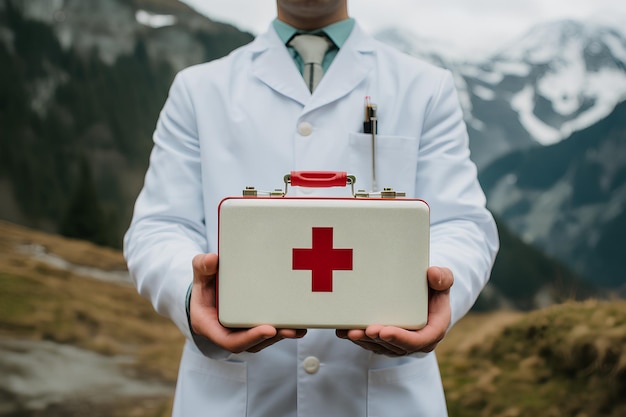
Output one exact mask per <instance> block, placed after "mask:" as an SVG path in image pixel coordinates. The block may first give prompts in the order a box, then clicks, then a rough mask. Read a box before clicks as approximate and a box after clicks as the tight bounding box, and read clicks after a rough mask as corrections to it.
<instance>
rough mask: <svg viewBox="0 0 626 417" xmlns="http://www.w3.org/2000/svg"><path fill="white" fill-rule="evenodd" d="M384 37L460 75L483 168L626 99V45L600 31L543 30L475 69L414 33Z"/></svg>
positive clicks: (587, 26)
mask: <svg viewBox="0 0 626 417" xmlns="http://www.w3.org/2000/svg"><path fill="white" fill-rule="evenodd" d="M379 38H380V39H381V40H383V41H385V42H388V43H390V44H392V45H397V46H398V48H399V49H402V50H404V51H406V52H407V53H410V54H413V55H416V56H419V57H422V58H424V59H426V60H429V61H431V62H433V63H435V64H438V65H442V66H444V67H448V68H450V69H451V70H452V72H453V73H454V74H455V80H456V83H457V89H458V91H459V95H460V100H461V104H462V106H463V109H464V113H465V119H466V122H467V125H468V129H469V133H470V147H471V150H472V157H473V159H474V160H475V162H476V163H477V164H478V166H479V168H483V167H484V166H486V165H487V164H488V163H489V162H492V161H493V160H495V159H496V158H497V157H499V156H502V155H505V154H506V153H508V152H510V151H514V150H518V149H526V148H532V147H535V146H538V145H547V144H553V143H556V142H559V141H561V140H563V139H565V138H567V137H569V136H570V135H571V134H572V133H573V132H575V131H578V130H581V129H584V128H585V127H588V126H591V125H592V124H594V123H596V122H598V121H599V120H601V119H602V118H604V117H605V116H607V115H608V114H609V113H610V112H611V111H612V109H613V108H614V107H615V105H617V104H618V103H619V102H621V101H623V100H624V99H626V38H625V37H624V35H623V34H622V33H621V32H618V31H617V30H616V29H614V28H611V27H607V26H602V25H599V24H593V23H588V22H585V23H583V22H577V21H572V20H564V21H555V22H548V23H543V24H540V25H537V26H535V27H534V28H532V29H531V30H530V31H529V32H528V33H527V34H526V35H525V36H522V37H521V38H519V39H516V40H514V41H513V42H511V43H510V44H508V45H505V46H504V47H503V48H501V49H500V50H499V51H498V52H496V53H495V54H493V55H491V56H488V57H486V58H483V59H480V60H478V61H471V62H467V61H466V60H464V59H459V58H455V57H454V54H453V53H450V50H449V49H447V50H446V51H447V52H448V53H447V54H446V53H443V52H441V51H443V49H439V48H438V49H439V51H440V52H439V53H433V51H432V48H431V47H430V46H426V45H430V43H429V41H427V40H424V39H420V38H417V37H415V36H414V35H411V34H409V33H407V32H398V31H395V32H393V36H390V34H389V31H386V32H382V33H381V34H380V36H379ZM457 56H458V55H457Z"/></svg>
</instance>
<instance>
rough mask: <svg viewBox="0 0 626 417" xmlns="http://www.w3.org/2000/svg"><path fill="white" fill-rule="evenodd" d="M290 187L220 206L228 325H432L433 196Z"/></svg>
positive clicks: (220, 303) (223, 309) (220, 279)
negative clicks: (315, 192)
mask: <svg viewBox="0 0 626 417" xmlns="http://www.w3.org/2000/svg"><path fill="white" fill-rule="evenodd" d="M328 175H331V174H328ZM338 175H339V176H340V179H339V180H336V179H333V181H334V182H333V181H331V183H332V184H335V185H336V184H337V181H339V183H343V181H344V179H343V178H344V177H345V173H339V174H338ZM321 176H322V177H323V175H321ZM312 177H313V180H311V179H310V178H308V177H307V175H306V173H303V174H300V173H292V174H291V175H290V181H291V184H292V185H302V186H320V180H319V178H318V177H317V176H316V175H312ZM286 178H287V176H286ZM296 178H298V181H296ZM302 178H304V180H303V179H302ZM307 178H308V179H307ZM285 183H286V184H287V183H288V180H287V179H286V180H285ZM326 184H327V183H324V182H322V185H321V186H328V185H326ZM286 190H287V187H285V193H286ZM285 193H281V194H279V195H278V196H265V197H264V196H254V195H248V196H243V197H229V198H226V199H224V200H223V201H222V202H221V204H220V206H219V238H218V240H219V243H218V244H219V247H218V254H219V272H218V276H217V297H216V298H217V309H218V316H219V320H220V322H221V323H222V325H224V326H225V327H234V328H248V327H253V326H256V325H260V324H271V325H273V326H275V327H277V328H334V329H353V328H365V327H367V326H368V325H370V324H382V325H393V326H398V327H402V328H406V329H419V328H421V327H423V326H424V325H425V324H426V321H427V316H428V285H427V281H426V270H427V268H428V264H429V261H428V259H429V233H430V226H429V225H430V218H429V217H430V216H429V207H428V205H427V204H426V202H424V201H422V200H419V199H409V198H388V197H387V196H384V193H381V195H377V196H375V197H371V196H369V195H368V196H367V197H363V196H361V197H359V194H358V193H356V196H354V195H353V196H352V197H346V198H337V197H334V198H318V197H317V198H316V197H302V198H301V197H287V196H286V195H285ZM353 194H355V193H354V192H353Z"/></svg>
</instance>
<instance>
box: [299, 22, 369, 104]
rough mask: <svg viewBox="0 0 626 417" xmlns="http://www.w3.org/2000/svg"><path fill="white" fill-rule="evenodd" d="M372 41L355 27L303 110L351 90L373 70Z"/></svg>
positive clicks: (327, 101)
mask: <svg viewBox="0 0 626 417" xmlns="http://www.w3.org/2000/svg"><path fill="white" fill-rule="evenodd" d="M374 43H375V40H374V39H373V38H371V37H370V36H369V35H366V34H365V33H364V32H363V31H362V30H361V28H360V27H359V25H358V24H355V26H354V29H353V32H352V34H351V35H350V37H349V38H348V40H347V41H346V43H345V44H344V45H343V47H342V48H341V50H340V51H339V53H338V54H337V56H336V57H335V60H334V61H333V63H332V64H331V66H330V68H328V71H327V72H326V74H324V77H323V78H322V81H321V82H320V84H319V85H318V86H317V89H316V90H315V94H314V95H313V99H312V100H311V101H310V102H309V103H308V105H307V106H306V110H313V109H315V108H318V107H321V106H324V105H326V104H328V103H331V102H333V101H335V100H338V99H340V98H341V97H344V96H345V95H346V94H348V93H350V92H351V91H352V90H354V89H355V88H356V87H357V86H358V85H359V84H361V82H363V80H364V79H365V78H366V77H367V75H368V74H369V73H370V72H371V71H372V70H373V68H374Z"/></svg>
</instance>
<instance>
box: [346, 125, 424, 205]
mask: <svg viewBox="0 0 626 417" xmlns="http://www.w3.org/2000/svg"><path fill="white" fill-rule="evenodd" d="M375 142H376V152H375V155H374V157H375V161H374V162H375V167H376V185H377V190H378V191H380V190H382V189H383V188H393V189H394V190H395V191H403V192H406V193H407V194H406V195H407V197H414V195H413V194H414V192H415V175H416V173H417V157H418V153H419V139H418V138H415V137H408V136H383V135H377V136H376V140H375ZM349 144H350V165H349V166H350V174H352V175H355V176H356V177H357V182H356V188H357V189H364V190H366V191H371V190H372V182H373V175H372V168H373V164H372V136H371V135H370V134H366V133H350V138H349Z"/></svg>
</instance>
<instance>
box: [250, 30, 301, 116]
mask: <svg viewBox="0 0 626 417" xmlns="http://www.w3.org/2000/svg"><path fill="white" fill-rule="evenodd" d="M251 46H252V75H253V76H254V77H256V78H258V79H259V80H260V81H261V82H263V83H264V84H266V85H267V86H268V87H270V88H272V89H273V90H275V91H276V92H278V93H280V94H282V95H284V96H286V97H289V98H291V99H292V100H295V101H297V102H298V103H300V104H302V105H303V106H304V105H305V104H306V103H307V102H309V101H310V100H311V94H310V93H309V90H308V89H307V87H306V85H305V83H304V80H303V79H302V76H301V75H300V72H299V71H298V68H297V67H296V64H295V63H294V62H293V59H292V58H291V56H290V55H289V52H288V51H287V48H286V47H285V45H283V43H282V42H281V40H280V38H279V37H278V35H277V34H276V32H275V31H274V29H273V28H270V29H269V30H268V31H267V32H266V33H264V34H262V35H260V36H259V37H258V38H257V39H255V41H254V44H253V45H251Z"/></svg>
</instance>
